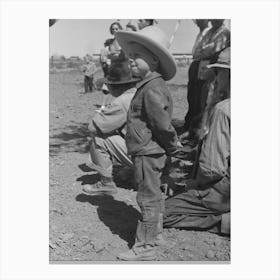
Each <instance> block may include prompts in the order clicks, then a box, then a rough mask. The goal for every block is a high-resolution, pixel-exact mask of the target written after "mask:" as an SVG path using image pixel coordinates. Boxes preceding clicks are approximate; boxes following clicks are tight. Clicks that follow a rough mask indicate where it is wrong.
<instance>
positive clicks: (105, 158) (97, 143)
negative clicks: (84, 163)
mask: <svg viewBox="0 0 280 280" xmlns="http://www.w3.org/2000/svg"><path fill="white" fill-rule="evenodd" d="M89 155H90V160H91V162H92V166H91V167H92V168H93V169H95V170H96V171H97V172H98V173H99V174H100V175H101V176H104V177H112V170H113V166H112V161H111V157H110V153H109V150H108V148H107V145H106V140H104V139H102V138H99V137H94V138H93V139H92V141H91V143H90V150H89Z"/></svg>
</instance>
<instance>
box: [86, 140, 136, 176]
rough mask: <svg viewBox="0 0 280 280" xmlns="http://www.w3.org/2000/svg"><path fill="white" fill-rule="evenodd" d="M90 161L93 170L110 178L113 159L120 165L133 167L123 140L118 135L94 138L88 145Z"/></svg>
mask: <svg viewBox="0 0 280 280" xmlns="http://www.w3.org/2000/svg"><path fill="white" fill-rule="evenodd" d="M90 159H91V161H92V163H93V164H94V165H93V168H94V169H95V170H96V171H98V172H99V173H100V174H101V175H102V176H105V177H112V170H113V164H112V160H113V159H114V160H115V161H117V162H119V163H120V164H122V165H127V166H129V167H132V166H133V165H132V161H131V159H130V157H129V156H128V153H127V147H126V144H125V140H124V139H123V138H122V137H121V136H119V135H113V136H109V137H107V138H101V137H95V138H94V141H92V143H91V145H90Z"/></svg>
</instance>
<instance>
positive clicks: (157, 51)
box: [116, 26, 177, 81]
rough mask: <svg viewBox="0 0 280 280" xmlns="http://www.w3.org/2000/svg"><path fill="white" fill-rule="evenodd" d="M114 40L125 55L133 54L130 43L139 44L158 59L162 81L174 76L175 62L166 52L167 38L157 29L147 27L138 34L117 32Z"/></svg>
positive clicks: (167, 46)
mask: <svg viewBox="0 0 280 280" xmlns="http://www.w3.org/2000/svg"><path fill="white" fill-rule="evenodd" d="M116 39H117V40H118V43H119V44H120V46H121V48H122V49H123V51H124V52H125V53H126V54H129V53H130V52H133V50H132V49H130V46H129V44H130V43H137V44H140V45H142V46H144V47H145V48H146V49H148V50H149V51H150V52H152V53H153V54H154V55H155V56H156V57H157V58H158V59H159V64H160V65H159V68H160V69H159V72H160V74H161V75H162V77H163V79H164V80H166V81H168V80H170V79H172V78H173V77H174V76H175V74H176V69H177V68H176V62H175V60H174V58H173V57H172V55H171V54H170V52H169V51H168V48H169V47H170V45H169V41H168V38H167V37H166V35H165V34H164V33H163V32H162V30H161V29H159V28H158V27H156V26H148V27H145V28H143V29H142V30H140V31H138V32H133V31H118V32H116Z"/></svg>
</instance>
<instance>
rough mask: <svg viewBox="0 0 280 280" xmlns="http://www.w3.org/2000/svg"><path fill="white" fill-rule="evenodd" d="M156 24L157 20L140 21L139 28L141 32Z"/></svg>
mask: <svg viewBox="0 0 280 280" xmlns="http://www.w3.org/2000/svg"><path fill="white" fill-rule="evenodd" d="M155 23H157V21H156V20H155V19H138V28H139V30H141V29H143V28H145V27H147V26H151V25H154V24H155Z"/></svg>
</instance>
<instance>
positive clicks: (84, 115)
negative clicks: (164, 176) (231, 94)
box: [49, 67, 230, 263]
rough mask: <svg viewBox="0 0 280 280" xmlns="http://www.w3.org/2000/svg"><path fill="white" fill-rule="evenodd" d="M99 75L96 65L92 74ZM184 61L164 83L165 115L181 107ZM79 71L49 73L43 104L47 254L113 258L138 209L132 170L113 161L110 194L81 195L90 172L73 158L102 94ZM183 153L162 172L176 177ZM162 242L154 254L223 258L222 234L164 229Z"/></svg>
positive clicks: (127, 240)
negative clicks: (86, 87)
mask: <svg viewBox="0 0 280 280" xmlns="http://www.w3.org/2000/svg"><path fill="white" fill-rule="evenodd" d="M98 77H100V73H99V74H98V75H97V77H96V78H98ZM186 84H187V69H186V68H183V67H181V68H179V71H178V74H177V75H176V77H175V78H174V79H173V80H171V81H170V82H169V83H168V86H169V89H170V91H171V93H172V96H173V101H174V114H173V122H174V124H175V125H176V126H179V125H180V124H182V121H183V119H184V115H185V113H186V111H187V107H188V106H187V101H186V92H187V87H186ZM82 92H83V77H82V75H81V73H80V72H79V71H75V70H73V71H52V72H51V73H50V107H49V125H50V126H49V129H50V131H49V136H50V142H49V144H50V148H49V152H50V157H49V168H50V169H49V260H50V261H51V262H57V261H59V262H61V261H67V262H69V261H71V262H72V261H76V262H79V261H92V262H96V261H101V262H102V263H104V262H106V261H110V262H112V261H114V262H115V261H119V260H117V255H118V254H119V253H120V252H123V251H125V250H127V249H128V248H130V247H131V246H132V245H133V238H134V234H135V230H136V225H137V221H138V219H139V217H140V213H139V209H138V206H137V203H136V191H135V190H134V188H133V181H132V173H131V171H130V170H126V172H124V171H123V168H121V167H120V166H117V167H116V168H115V170H114V179H115V182H116V184H117V186H118V193H117V194H116V195H114V196H88V195H86V194H84V193H83V192H82V186H83V185H84V184H88V183H93V182H95V180H96V174H93V173H85V172H83V171H82V170H80V169H79V167H78V165H79V164H82V163H84V162H86V160H87V158H88V154H87V151H88V145H87V136H88V132H87V125H88V122H89V120H90V118H91V114H92V111H93V110H95V109H97V108H98V107H99V106H100V105H101V104H102V102H103V94H102V93H101V92H100V91H97V90H95V91H94V92H93V93H87V94H84V93H82ZM191 166H192V161H191V160H184V161H180V160H174V161H173V162H172V168H171V170H170V179H169V180H173V181H177V182H179V183H180V182H183V181H184V180H185V179H186V178H187V177H188V175H189V173H190V170H191ZM164 235H165V237H166V239H167V240H168V242H167V245H165V246H163V247H161V248H159V249H158V257H157V260H158V261H165V262H166V261H177V262H178V261H203V262H206V261H230V239H229V238H228V237H222V236H218V235H216V234H212V233H209V232H198V231H187V230H177V229H165V230H164Z"/></svg>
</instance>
